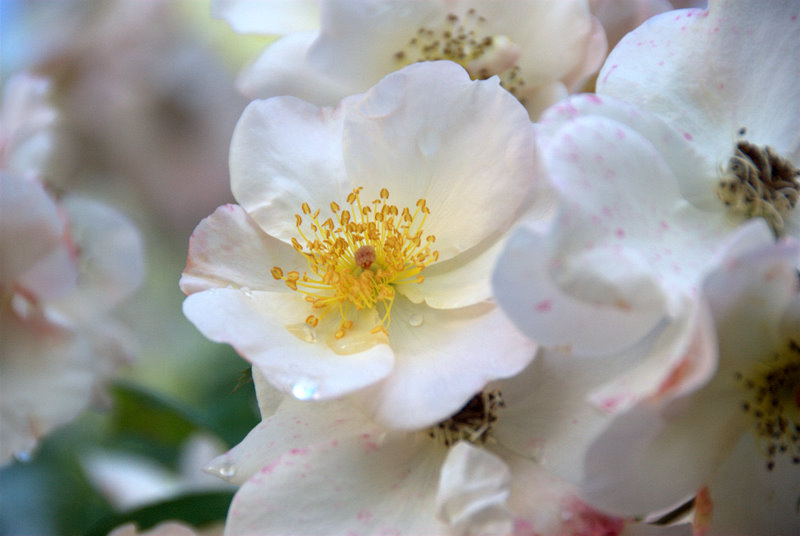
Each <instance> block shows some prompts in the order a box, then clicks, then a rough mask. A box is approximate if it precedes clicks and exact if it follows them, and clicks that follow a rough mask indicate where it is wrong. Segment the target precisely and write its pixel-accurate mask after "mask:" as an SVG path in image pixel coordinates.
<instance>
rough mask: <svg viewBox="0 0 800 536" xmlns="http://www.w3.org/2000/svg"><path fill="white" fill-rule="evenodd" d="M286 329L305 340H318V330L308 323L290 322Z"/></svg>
mask: <svg viewBox="0 0 800 536" xmlns="http://www.w3.org/2000/svg"><path fill="white" fill-rule="evenodd" d="M286 331H288V332H289V333H291V334H292V335H294V336H295V337H297V338H298V339H300V340H301V341H305V342H317V332H316V330H315V329H314V328H312V327H311V326H309V325H308V324H306V323H305V322H303V323H301V324H289V325H288V326H286Z"/></svg>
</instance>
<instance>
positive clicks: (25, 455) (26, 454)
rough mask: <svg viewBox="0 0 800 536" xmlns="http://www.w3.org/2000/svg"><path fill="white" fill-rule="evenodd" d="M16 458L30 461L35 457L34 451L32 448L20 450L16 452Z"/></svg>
mask: <svg viewBox="0 0 800 536" xmlns="http://www.w3.org/2000/svg"><path fill="white" fill-rule="evenodd" d="M14 459H15V460H17V461H18V462H22V463H28V462H29V461H31V460H32V459H33V453H32V452H31V451H30V450H18V451H16V452H15V453H14Z"/></svg>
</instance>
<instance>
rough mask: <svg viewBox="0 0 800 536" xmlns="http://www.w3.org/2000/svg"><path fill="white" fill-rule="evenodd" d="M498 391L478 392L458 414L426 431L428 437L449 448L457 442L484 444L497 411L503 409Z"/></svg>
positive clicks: (495, 418) (501, 397)
mask: <svg viewBox="0 0 800 536" xmlns="http://www.w3.org/2000/svg"><path fill="white" fill-rule="evenodd" d="M504 407H505V403H504V402H503V396H502V395H501V394H500V391H487V392H480V393H478V394H477V395H475V396H473V397H472V398H471V399H470V401H469V402H467V404H466V405H465V406H464V407H463V408H461V409H460V410H459V411H458V413H456V414H455V415H453V416H452V417H450V418H449V419H447V420H444V421H442V422H440V423H438V424H436V425H434V426H432V427H431V428H429V429H428V436H429V437H431V438H433V439H435V440H437V441H438V442H439V443H441V444H442V445H444V446H446V447H449V446H450V445H453V444H454V443H456V442H457V441H460V440H464V441H469V442H471V443H477V444H484V443H486V439H487V438H488V433H489V430H491V428H492V425H493V424H494V422H495V421H496V420H497V410H498V409H500V408H504Z"/></svg>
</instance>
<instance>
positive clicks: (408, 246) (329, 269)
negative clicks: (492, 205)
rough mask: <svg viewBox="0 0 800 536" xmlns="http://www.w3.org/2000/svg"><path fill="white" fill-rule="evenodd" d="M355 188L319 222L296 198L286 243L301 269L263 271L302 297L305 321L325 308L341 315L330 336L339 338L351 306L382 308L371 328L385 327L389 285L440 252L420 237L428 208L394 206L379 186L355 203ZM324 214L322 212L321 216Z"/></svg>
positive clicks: (352, 313)
mask: <svg viewBox="0 0 800 536" xmlns="http://www.w3.org/2000/svg"><path fill="white" fill-rule="evenodd" d="M362 190H363V188H362V187H358V188H355V189H353V191H352V192H350V193H349V194H348V196H347V199H346V203H347V204H348V205H350V206H349V207H348V208H345V209H342V208H341V207H340V206H339V205H338V204H337V203H336V202H335V201H332V202H331V203H330V204H329V208H330V211H331V214H332V215H331V216H330V217H327V218H325V219H324V221H320V220H321V219H322V218H321V217H320V212H321V211H320V210H319V209H316V210H312V208H311V206H310V205H309V204H308V203H303V204H302V206H301V212H302V213H303V214H304V215H305V216H306V218H303V217H302V216H300V215H299V214H297V215H295V220H296V226H297V232H298V235H299V238H292V246H293V247H294V249H295V250H296V251H298V252H299V253H300V254H301V255H303V257H304V258H305V260H306V264H307V266H308V270H306V271H304V272H303V273H302V274H301V273H300V272H298V271H296V270H293V271H290V272H287V273H286V274H284V272H283V270H282V269H281V268H280V267H277V266H275V267H273V268H272V270H270V273H271V274H272V277H274V278H275V279H280V280H283V281H284V283H285V284H286V286H287V287H289V288H290V289H291V290H293V291H297V292H301V293H302V294H304V295H305V298H304V299H305V301H306V302H308V303H309V304H310V305H311V308H312V310H313V311H314V314H312V315H309V316H308V317H307V318H306V324H308V325H310V326H311V327H317V326H318V325H319V323H320V322H321V321H322V320H323V319H324V318H325V317H326V316H327V315H328V314H329V313H330V312H331V311H338V312H339V316H340V317H341V322H340V324H339V327H338V328H337V329H336V330H335V331H334V333H333V338H334V339H337V340H338V339H341V338H343V337H344V336H345V335H346V334H347V332H348V331H349V330H350V329H351V328H352V327H353V325H354V322H353V320H352V319H351V318H355V317H356V316H357V314H358V311H360V310H362V309H370V308H374V307H377V306H378V305H380V306H381V308H382V309H383V310H382V311H379V315H380V322H379V324H378V325H377V326H375V327H374V328H372V329H371V332H372V333H380V332H383V333H388V332H387V330H386V328H387V327H388V326H389V323H390V321H391V316H390V313H391V308H392V304H393V303H394V299H395V296H396V289H397V288H399V287H402V285H407V284H414V283H419V282H421V281H422V276H421V275H420V272H421V271H422V270H423V269H424V268H425V267H426V266H428V265H429V264H431V263H433V262H436V260H437V259H438V258H439V254H438V252H437V251H434V250H432V249H431V247H432V245H433V243H434V242H435V241H436V238H435V237H434V236H433V235H429V236H424V235H423V225H424V223H425V220H426V219H427V216H428V214H430V210H429V209H428V205H427V203H426V201H425V200H424V199H420V200H418V201H417V203H416V205H415V209H414V210H413V211H412V210H409V209H408V208H403V209H402V210H400V209H398V207H397V206H395V205H392V204H390V203H389V190H387V189H386V188H382V189H381V190H380V191H379V194H378V198H377V199H375V200H373V201H372V202H371V203H366V204H365V203H362V202H361V199H360V194H361V191H362ZM323 217H324V216H323Z"/></svg>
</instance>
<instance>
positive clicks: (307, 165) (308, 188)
mask: <svg viewBox="0 0 800 536" xmlns="http://www.w3.org/2000/svg"><path fill="white" fill-rule="evenodd" d="M341 128H342V117H341V108H333V109H329V108H325V109H319V108H317V107H316V106H314V105H312V104H308V103H306V102H303V101H301V100H299V99H296V98H294V97H276V98H273V99H269V100H265V101H254V102H252V103H250V105H249V106H248V107H247V108H246V109H245V111H244V113H243V114H242V117H241V119H239V123H238V124H237V125H236V129H235V131H234V133H233V139H232V140H231V152H230V167H231V190H232V191H233V195H234V197H235V198H236V200H237V201H238V202H239V204H240V205H241V206H242V208H244V210H245V211H246V212H247V214H248V215H249V216H250V217H251V218H253V219H254V220H255V221H256V222H257V223H258V224H259V225H260V226H261V228H262V229H263V230H264V231H266V232H267V233H268V234H270V235H272V236H274V237H276V238H279V239H280V240H283V241H284V242H289V241H290V240H291V238H292V237H296V236H297V229H296V227H295V217H294V215H295V214H300V212H301V211H300V207H301V205H302V204H303V203H304V202H307V203H308V204H309V205H310V206H311V209H312V210H316V209H322V210H328V206H329V204H330V203H331V202H332V201H335V202H337V203H340V204H341V203H343V202H344V199H345V197H346V196H347V194H348V193H350V190H351V186H350V183H349V182H348V181H347V179H346V178H345V175H344V163H343V161H342V134H341Z"/></svg>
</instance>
